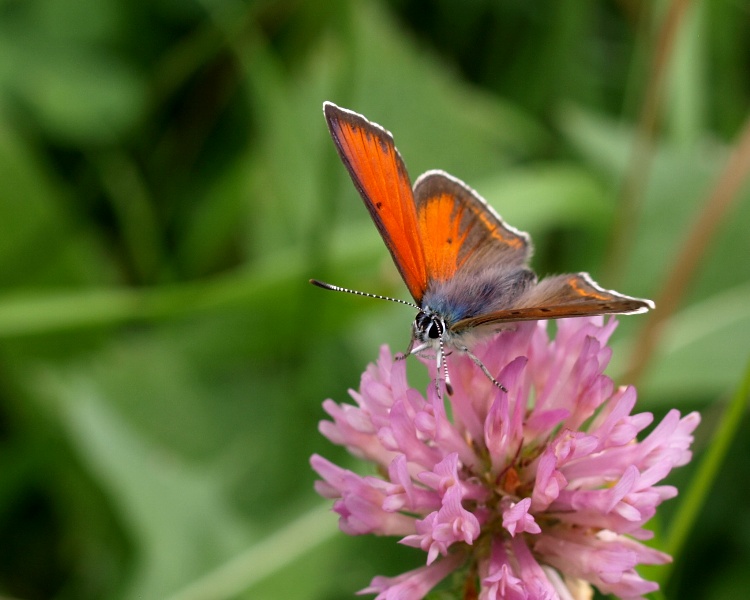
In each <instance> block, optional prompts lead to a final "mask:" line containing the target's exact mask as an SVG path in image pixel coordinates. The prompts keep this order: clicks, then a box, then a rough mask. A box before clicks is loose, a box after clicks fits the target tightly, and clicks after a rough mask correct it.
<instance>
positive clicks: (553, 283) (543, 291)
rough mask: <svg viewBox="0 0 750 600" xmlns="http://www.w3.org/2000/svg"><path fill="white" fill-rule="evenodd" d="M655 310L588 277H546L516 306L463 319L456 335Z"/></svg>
mask: <svg viewBox="0 0 750 600" xmlns="http://www.w3.org/2000/svg"><path fill="white" fill-rule="evenodd" d="M652 308H654V303H653V302H651V300H642V299H640V298H632V297H631V296H626V295H624V294H620V293H619V292H615V291H613V290H605V289H604V288H602V287H600V286H599V285H598V284H597V283H596V282H595V281H594V280H593V279H591V277H590V276H589V274H588V273H575V274H568V275H556V276H553V277H547V278H545V279H543V280H542V281H540V282H539V283H538V284H536V285H535V286H533V287H532V288H530V289H529V290H528V291H527V292H526V293H525V294H524V295H523V296H522V297H521V298H519V299H518V301H517V303H516V305H515V306H513V307H512V308H508V309H505V310H500V311H496V312H493V313H488V314H486V315H479V316H476V317H471V318H468V319H462V320H460V321H458V322H456V323H454V324H453V326H452V327H451V329H452V330H454V331H461V330H465V329H470V328H472V327H479V326H481V325H490V324H493V323H505V322H513V321H537V320H541V319H561V318H565V317H584V316H593V315H606V314H635V313H642V312H646V311H647V310H649V309H652Z"/></svg>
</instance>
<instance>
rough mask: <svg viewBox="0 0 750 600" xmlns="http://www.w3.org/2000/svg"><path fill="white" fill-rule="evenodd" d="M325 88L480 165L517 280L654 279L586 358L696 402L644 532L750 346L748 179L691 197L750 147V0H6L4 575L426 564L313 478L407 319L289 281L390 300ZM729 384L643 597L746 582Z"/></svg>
mask: <svg viewBox="0 0 750 600" xmlns="http://www.w3.org/2000/svg"><path fill="white" fill-rule="evenodd" d="M323 100H332V101H334V102H336V103H338V104H339V105H341V106H345V107H348V108H351V109H354V110H356V111H358V112H361V113H363V114H365V115H366V116H367V117H368V118H370V119H371V120H374V121H376V122H378V123H381V124H382V125H384V126H385V127H386V128H388V129H389V130H391V131H392V132H394V135H395V139H396V143H397V145H398V147H399V149H400V151H401V153H402V155H403V157H404V159H405V161H406V164H407V166H408V168H409V170H410V173H411V176H412V178H415V177H416V176H417V175H418V174H419V173H421V172H422V171H424V170H426V169H429V168H442V169H445V170H447V171H448V172H450V173H452V174H454V175H455V176H457V177H459V178H461V179H463V180H465V181H466V182H467V183H469V184H470V185H471V186H473V187H475V188H476V189H477V190H478V191H479V192H480V193H481V194H483V195H484V196H485V197H486V198H487V199H488V200H489V201H490V202H491V204H493V206H495V208H496V209H497V210H498V211H499V212H500V213H501V214H502V215H503V216H504V217H505V218H506V219H507V220H508V222H510V223H511V224H512V225H514V226H516V227H518V228H520V229H523V230H526V231H528V232H530V233H531V234H532V236H533V238H534V240H535V244H536V255H535V258H534V263H533V264H534V267H535V269H536V270H537V272H539V273H541V274H546V273H552V272H565V271H569V270H588V271H590V272H591V273H592V275H593V276H594V278H595V279H596V280H598V281H599V282H600V283H601V284H602V285H604V286H606V287H613V288H617V289H618V290H621V291H623V292H625V293H627V294H631V295H635V296H644V297H651V298H655V299H657V301H660V303H659V306H660V308H662V309H663V310H664V312H663V313H662V314H663V316H664V319H663V320H662V321H661V323H660V325H661V326H658V325H659V323H657V322H656V321H652V320H650V319H651V317H650V316H638V317H623V318H622V319H621V323H620V328H619V330H618V332H617V333H616V334H615V336H614V346H615V356H614V358H613V364H612V366H611V368H610V373H611V374H612V375H613V377H615V378H616V380H617V381H618V382H633V381H637V382H638V384H639V409H640V410H650V411H653V412H655V413H656V414H657V415H661V414H663V413H664V412H665V411H666V410H668V409H669V408H671V407H677V408H679V409H680V410H681V411H682V412H683V413H685V412H688V411H690V410H694V409H698V410H700V411H701V412H702V414H703V424H702V425H701V427H700V428H699V430H698V434H697V440H696V444H695V449H696V460H695V461H694V463H693V464H691V465H690V466H688V467H685V468H682V469H680V470H679V471H677V472H675V473H673V475H672V477H671V478H670V480H669V483H673V484H676V485H679V486H680V489H681V491H682V492H683V495H681V496H680V497H678V498H677V499H675V500H672V501H670V502H668V503H667V504H665V505H664V507H663V508H664V510H663V511H662V512H660V514H659V517H658V518H657V519H655V520H654V522H653V525H654V528H655V529H656V530H657V532H658V535H657V545H658V544H659V540H664V539H668V538H666V537H665V536H666V534H665V533H664V532H669V531H670V527H672V524H673V522H674V516H675V515H676V514H677V512H678V510H679V509H680V507H681V506H682V504H681V503H682V502H684V497H685V493H686V490H688V489H689V488H690V487H691V485H693V484H694V482H695V481H696V477H695V474H696V472H697V467H698V466H699V465H700V464H701V459H702V458H703V457H704V456H705V455H706V453H707V451H710V449H711V448H712V447H714V445H715V444H716V443H717V441H716V435H717V434H716V431H717V428H718V427H719V426H720V424H721V423H722V419H724V418H725V416H726V414H727V413H726V407H727V406H728V405H729V404H728V403H729V399H730V397H731V394H732V393H733V391H734V390H735V389H736V388H737V386H738V385H739V383H740V381H741V380H742V378H743V373H744V371H745V369H746V362H747V360H748V356H749V353H750V352H749V351H750V342H749V341H748V340H750V241H749V239H750V238H749V237H748V227H749V226H750V202H748V200H749V199H750V193H749V191H748V188H747V186H745V187H744V190H741V191H739V192H737V191H736V187H737V186H736V185H735V188H732V189H731V190H730V192H731V193H729V199H730V200H731V201H730V202H728V203H727V204H725V205H723V206H719V205H718V203H717V201H716V200H715V197H714V195H713V192H712V190H715V189H716V188H717V186H718V188H719V189H722V188H721V186H722V185H723V184H726V183H727V182H728V181H730V180H731V177H730V175H732V174H734V175H735V176H736V175H738V174H739V176H744V174H745V173H746V172H747V169H748V166H747V165H748V150H747V149H745V150H743V148H742V146H741V145H740V146H738V145H737V140H738V139H739V138H740V136H741V135H742V130H743V123H744V121H745V119H746V118H747V116H748V107H749V106H750V5H749V4H748V3H747V2H745V1H738V0H715V1H703V2H699V1H693V2H686V1H679V0H675V1H657V2H651V1H646V0H642V1H639V0H619V1H614V0H613V1H596V2H581V1H580V0H567V1H561V2H527V1H525V0H514V1H501V0H495V1H482V0H471V1H468V2H463V3H462V2H455V1H453V0H436V1H434V2H417V1H416V0H391V1H389V2H376V1H374V0H358V1H353V2H346V1H343V0H334V1H330V0H317V1H312V0H311V1H308V2H302V1H299V0H297V1H295V0H280V1H262V0H259V1H255V2H253V1H246V2H242V1H239V0H151V1H146V0H141V1H138V0H130V1H125V0H0V227H1V229H0V286H1V287H0V595H2V596H3V597H12V598H20V599H25V600H32V599H37V598H60V599H84V600H86V599H96V598H115V599H123V600H130V599H139V600H148V599H158V598H170V599H172V600H178V599H179V600H188V599H190V600H196V599H224V598H227V599H229V598H253V599H276V598H290V599H320V600H322V599H325V600H327V599H339V598H340V599H343V598H352V597H353V594H354V592H355V591H356V590H358V589H361V588H362V587H364V586H366V585H367V584H368V583H369V581H370V579H371V578H372V577H373V576H374V575H376V574H386V575H395V574H397V573H400V572H403V571H404V570H406V569H407V568H410V567H412V566H415V565H417V564H419V563H420V561H423V560H424V555H423V553H421V552H418V551H415V550H414V549H410V548H403V547H400V546H398V545H397V544H395V540H391V539H376V538H372V537H367V538H349V537H347V536H345V535H344V534H342V533H340V532H339V531H338V529H337V527H336V519H335V518H334V516H333V515H332V514H330V513H329V512H328V509H329V508H330V503H327V502H325V503H324V502H323V501H322V500H321V499H320V498H318V497H317V496H316V495H315V493H314V492H313V489H312V484H313V481H314V476H313V473H312V471H311V469H310V468H309V466H308V457H309V455H310V454H311V453H313V452H319V453H321V454H323V455H325V456H327V457H328V458H330V459H333V460H337V461H339V462H341V463H343V464H346V465H349V466H352V468H357V469H359V470H360V471H362V470H363V468H364V467H362V466H361V465H358V464H357V463H356V461H354V459H351V458H350V457H347V456H346V455H345V453H344V452H342V450H341V449H340V448H335V447H333V446H332V445H331V444H330V443H328V442H327V441H326V440H325V439H324V438H323V437H322V436H321V435H320V434H319V433H318V432H317V422H318V420H320V419H321V418H322V417H323V412H322V409H321V408H320V404H321V402H322V400H324V399H325V398H326V397H332V398H334V399H336V400H337V401H344V400H346V399H347V393H346V390H347V389H348V388H350V387H356V386H357V385H358V382H359V374H360V373H361V371H362V370H363V369H364V367H365V365H366V364H367V362H369V361H371V360H374V359H375V358H376V357H377V352H378V347H379V345H380V344H382V343H386V342H387V343H389V344H391V346H392V347H393V348H394V349H397V350H402V349H404V348H405V346H406V343H407V341H408V337H409V327H410V323H411V320H412V318H413V313H412V312H411V311H410V310H408V309H405V308H404V307H401V306H395V305H394V306H391V305H389V304H387V303H379V302H375V301H368V300H364V299H361V298H354V297H349V296H344V295H338V296H337V295H333V294H328V293H326V292H323V291H321V290H319V289H316V288H313V287H312V286H310V285H309V284H308V283H307V280H308V278H310V277H317V278H321V279H324V280H328V281H332V282H334V283H338V284H341V285H345V286H349V287H354V288H357V289H362V290H366V291H371V292H376V293H381V294H389V295H395V296H398V297H404V298H406V297H407V293H406V290H405V288H404V286H403V285H402V283H401V282H400V281H399V278H398V275H397V273H396V270H395V269H394V268H393V266H392V264H391V262H390V257H389V255H388V253H387V251H386V250H385V248H384V247H383V245H382V242H381V241H380V239H379V237H378V235H377V232H376V230H375V228H374V227H373V226H372V224H371V223H370V221H369V217H368V215H367V213H366V211H365V210H364V209H363V207H362V203H361V201H360V200H359V198H358V197H357V194H356V191H355V189H354V187H353V186H352V185H351V182H350V181H349V179H348V176H347V174H346V171H345V169H344V168H343V166H342V165H341V163H340V162H339V160H338V158H337V156H336V153H335V151H334V147H333V144H332V142H331V140H330V138H329V136H328V133H327V129H326V126H325V122H324V119H323V115H322V111H321V103H322V102H323ZM745 146H747V142H745ZM732 156H734V157H735V159H736V160H735V159H732V158H730V157H732ZM732 160H735V162H737V163H739V166H738V167H737V166H736V167H734V170H732V169H731V168H729V170H728V171H727V170H726V169H728V167H727V165H728V164H729V165H730V166H731V165H732V164H734V163H733V162H732ZM743 160H744V162H742V161H743ZM740 179H741V177H740ZM735 180H736V177H735ZM690 231H693V232H694V237H689V232H690ZM685 248H692V249H694V250H696V255H695V256H694V257H693V258H692V259H686V260H684V261H683V260H681V259H680V256H686V255H685V254H684V252H685ZM675 273H677V274H678V275H680V276H681V277H682V278H683V279H684V280H685V284H684V285H683V286H680V281H681V280H675V281H673V282H672V283H668V282H670V281H671V280H670V277H672V276H674V274H675ZM670 307H672V308H673V310H672V309H671V308H670ZM657 313H658V311H657ZM654 314H656V313H654ZM645 331H648V332H651V333H655V336H654V338H653V340H652V342H653V343H652V344H649V343H648V342H647V341H644V338H643V335H644V332H645ZM648 348H651V349H652V350H649V349H648ZM634 358H636V359H641V360H642V362H643V365H641V366H642V367H645V368H641V367H635V370H634V367H633V363H632V360H633V359H634ZM415 366H416V364H415V363H412V365H411V366H410V368H412V369H414V367H415ZM414 370H415V372H416V371H418V370H419V369H418V367H417V368H416V369H414ZM740 401H742V398H741V397H740ZM739 406H740V410H739V413H738V414H739V416H737V417H734V418H733V421H732V423H733V424H734V425H736V426H737V427H738V429H737V430H735V431H729V432H728V433H726V432H725V433H724V434H722V435H723V437H721V440H722V443H728V442H729V441H731V440H732V439H734V441H733V442H732V444H731V445H730V446H729V447H728V454H727V455H726V458H725V459H724V460H720V461H719V462H718V463H717V465H718V466H716V467H715V471H718V476H717V477H716V478H715V479H710V478H709V479H708V480H707V481H708V483H706V480H704V482H703V484H702V485H703V486H704V492H707V501H706V503H705V504H704V505H703V507H702V508H701V510H700V511H699V512H697V513H696V514H695V515H694V516H693V517H692V518H690V519H688V527H687V531H688V536H687V538H686V539H685V540H684V543H681V544H677V545H676V546H672V547H670V548H671V549H672V550H678V554H677V561H676V564H675V565H674V569H673V570H671V571H670V570H669V569H663V570H661V571H660V570H655V571H653V572H649V576H650V577H652V578H659V579H660V581H661V582H662V583H663V584H666V587H665V590H664V594H663V597H668V598H745V597H746V593H747V591H746V590H747V589H750V570H748V569H747V565H748V564H750V511H749V510H748V484H747V481H748V480H750V435H749V434H750V427H748V418H747V414H746V411H744V410H742V402H740V404H739ZM740 417H741V418H740ZM724 422H725V423H726V421H724ZM733 436H734V437H733ZM660 547H664V545H661V546H660ZM667 575H670V576H669V578H667Z"/></svg>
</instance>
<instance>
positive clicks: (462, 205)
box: [310, 102, 654, 394]
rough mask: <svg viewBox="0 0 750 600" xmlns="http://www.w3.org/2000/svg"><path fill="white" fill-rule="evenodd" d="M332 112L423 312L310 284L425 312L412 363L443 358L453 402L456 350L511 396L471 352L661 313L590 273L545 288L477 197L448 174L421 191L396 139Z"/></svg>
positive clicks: (555, 279)
mask: <svg viewBox="0 0 750 600" xmlns="http://www.w3.org/2000/svg"><path fill="white" fill-rule="evenodd" d="M323 112H324V114H325V118H326V121H327V123H328V129H329V130H330V133H331V137H332V138H333V141H334V143H335V145H336V149H337V150H338V153H339V156H340V157H341V160H342V161H343V163H344V165H345V166H346V168H347V170H348V171H349V175H350V176H351V178H352V181H353V182H354V186H355V187H356V188H357V190H358V191H359V194H360V195H361V196H362V199H363V200H364V203H365V206H366V207H367V210H368V211H369V212H370V216H371V217H372V220H373V222H374V223H375V226H376V227H377V229H378V231H379V232H380V235H381V237H382V238H383V241H384V242H385V245H386V247H387V248H388V250H389V251H390V253H391V256H392V257H393V262H394V263H395V264H396V268H397V269H398V271H399V273H400V274H401V277H402V278H403V280H404V283H405V284H406V287H407V288H408V290H409V293H410V294H411V296H412V298H413V299H414V303H411V302H407V301H405V300H399V299H394V298H388V297H385V296H380V295H378V294H371V293H367V292H359V291H356V290H351V289H348V288H343V287H340V286H337V285H332V284H329V283H324V282H321V281H318V280H316V279H311V280H310V283H312V284H314V285H317V286H319V287H322V288H324V289H329V290H334V291H341V292H348V293H352V294H358V295H362V296H368V297H374V298H380V299H384V300H392V301H395V302H400V303H402V304H408V305H410V306H413V307H414V308H416V309H417V311H418V312H417V316H416V318H415V319H414V322H413V324H412V332H411V342H410V344H409V347H408V349H407V351H406V355H410V354H419V355H426V354H430V355H434V356H435V358H436V360H437V372H438V373H440V371H441V369H442V373H443V381H444V385H445V389H446V391H447V392H448V394H451V393H452V387H451V384H450V377H449V373H448V367H447V363H446V361H445V356H446V353H447V352H450V351H453V350H456V351H459V352H463V353H465V354H467V355H468V356H469V357H470V358H471V360H472V361H473V362H474V363H475V364H476V365H477V366H478V367H479V368H480V369H481V370H482V371H483V372H484V374H485V375H486V376H487V377H488V378H489V379H490V380H491V381H492V382H493V383H494V384H495V385H496V386H497V387H499V388H500V389H502V390H504V391H506V392H507V390H506V389H505V387H504V386H503V385H502V383H500V382H498V381H497V380H496V379H495V378H494V377H493V376H492V374H491V373H490V372H489V370H488V369H487V367H485V365H484V364H483V363H482V361H481V360H480V359H479V358H478V357H477V356H476V355H475V354H474V353H473V352H472V351H471V348H470V347H471V346H472V345H473V344H474V343H475V342H476V341H477V340H478V339H481V338H482V337H484V336H488V335H491V334H494V333H496V332H497V331H499V330H500V329H502V328H503V326H506V324H507V323H514V322H518V321H530V320H540V319H557V318H563V317H580V316H592V315H603V314H634V313H641V312H645V311H647V310H649V309H651V308H654V304H653V302H651V301H650V300H644V299H639V298H632V297H630V296H625V295H624V294H620V293H619V292H615V291H612V290H606V289H604V288H602V287H601V286H599V285H598V284H597V283H596V282H595V281H594V280H593V279H592V278H591V277H590V276H589V274H588V273H573V274H567V275H555V276H551V277H547V278H544V279H542V280H540V281H538V280H537V277H536V275H535V274H534V271H532V270H531V268H530V267H529V266H528V262H529V258H530V256H531V252H532V244H531V239H530V237H529V235H528V234H527V233H524V232H523V231H519V230H518V229H515V228H514V227H511V226H510V225H508V224H507V223H505V222H504V221H503V220H502V219H501V218H500V215H498V214H497V213H496V212H495V211H494V210H493V208H492V207H491V206H490V205H489V204H487V202H486V201H485V200H484V199H483V198H482V197H481V196H480V195H479V194H478V193H477V192H475V191H474V190H473V189H471V188H470V187H469V186H468V185H466V184H465V183H464V182H462V181H460V180H459V179H457V178H455V177H453V176H451V175H448V173H445V172H443V171H439V170H432V171H427V172H426V173H423V174H422V175H420V176H419V177H418V178H417V180H416V181H415V182H414V186H413V187H412V184H411V180H410V179H409V175H408V173H407V171H406V166H405V164H404V161H403V160H402V158H401V155H400V154H399V152H398V150H397V149H396V146H395V144H394V141H393V136H392V135H391V134H390V133H389V132H388V131H386V130H385V129H384V128H382V127H381V126H380V125H378V124H376V123H371V122H370V121H368V120H367V119H366V118H365V117H364V116H362V115H360V114H358V113H355V112H353V111H350V110H347V109H344V108H340V107H338V106H336V105H335V104H333V103H332V102H325V103H324V104H323ZM436 385H438V386H439V382H438V380H437V379H436ZM438 391H439V387H438Z"/></svg>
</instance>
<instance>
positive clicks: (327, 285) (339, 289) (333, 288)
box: [310, 279, 419, 310]
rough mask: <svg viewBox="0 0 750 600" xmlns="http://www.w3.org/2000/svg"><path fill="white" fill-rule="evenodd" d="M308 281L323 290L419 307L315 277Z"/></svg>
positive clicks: (411, 303) (397, 299)
mask: <svg viewBox="0 0 750 600" xmlns="http://www.w3.org/2000/svg"><path fill="white" fill-rule="evenodd" d="M310 283H312V284H313V285H316V286H318V287H319V288H323V289H324V290H331V291H332V292H346V293H347V294H354V295H355V296H364V297H365V298H376V299H378V300H388V301H389V302H398V303H399V304H405V305H406V306H411V307H412V308H416V309H417V310H419V307H418V306H417V305H416V304H414V303H413V302H409V301H407V300H401V299H400V298H391V297H389V296H381V295H380V294H371V293H370V292H360V291H359V290H350V289H349V288H345V287H341V286H340V285H333V284H332V283H325V282H324V281H318V280H317V279H311V280H310Z"/></svg>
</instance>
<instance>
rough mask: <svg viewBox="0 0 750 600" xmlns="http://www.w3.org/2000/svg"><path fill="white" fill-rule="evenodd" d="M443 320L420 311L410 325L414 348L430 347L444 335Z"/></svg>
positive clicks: (438, 316) (430, 312) (427, 312)
mask: <svg viewBox="0 0 750 600" xmlns="http://www.w3.org/2000/svg"><path fill="white" fill-rule="evenodd" d="M445 331H446V326H445V319H443V317H441V316H440V315H439V314H437V313H434V312H432V311H430V310H424V309H420V311H419V312H418V313H417V316H416V317H415V318H414V323H413V324H412V340H413V342H415V343H416V346H417V347H419V346H423V347H431V346H434V345H436V344H437V343H438V340H440V339H442V338H443V336H444V335H445Z"/></svg>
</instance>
